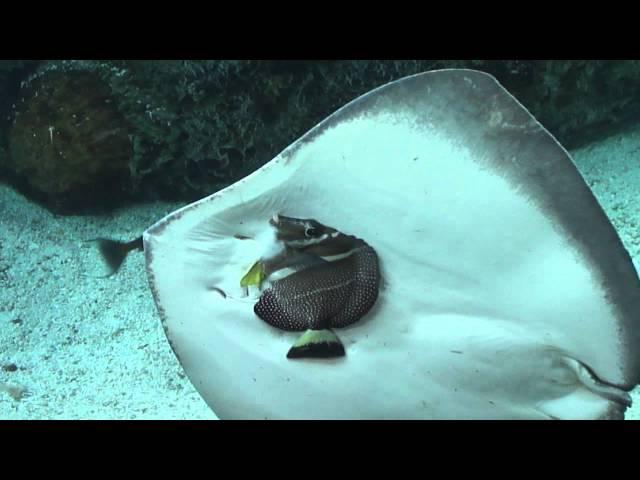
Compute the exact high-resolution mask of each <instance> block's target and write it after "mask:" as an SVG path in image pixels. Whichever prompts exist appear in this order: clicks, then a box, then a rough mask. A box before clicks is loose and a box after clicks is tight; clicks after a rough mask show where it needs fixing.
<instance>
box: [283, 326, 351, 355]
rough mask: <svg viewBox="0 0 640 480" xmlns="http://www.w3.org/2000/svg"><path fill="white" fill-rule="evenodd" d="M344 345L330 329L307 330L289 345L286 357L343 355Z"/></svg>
mask: <svg viewBox="0 0 640 480" xmlns="http://www.w3.org/2000/svg"><path fill="white" fill-rule="evenodd" d="M344 355H345V352H344V345H342V342H341V341H340V339H339V338H338V336H337V335H336V334H335V333H333V331H332V330H329V329H324V330H307V331H306V332H304V333H303V334H302V335H301V336H300V338H299V339H298V340H297V341H296V343H295V344H294V345H293V346H292V347H291V349H290V350H289V353H287V358H335V357H344Z"/></svg>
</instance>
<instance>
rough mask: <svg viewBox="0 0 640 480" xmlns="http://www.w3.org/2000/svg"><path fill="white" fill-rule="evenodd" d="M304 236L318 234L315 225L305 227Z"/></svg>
mask: <svg viewBox="0 0 640 480" xmlns="http://www.w3.org/2000/svg"><path fill="white" fill-rule="evenodd" d="M304 235H305V237H315V236H316V235H318V229H317V228H315V227H307V228H305V229H304Z"/></svg>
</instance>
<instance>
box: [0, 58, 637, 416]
mask: <svg viewBox="0 0 640 480" xmlns="http://www.w3.org/2000/svg"><path fill="white" fill-rule="evenodd" d="M450 67H455V68H460V67H466V68H474V69H479V70H484V71H486V72H488V73H491V74H493V75H494V76H496V78H497V79H498V81H500V82H501V83H502V84H503V85H504V86H505V88H507V90H509V91H510V92H511V93H512V94H513V95H514V96H515V97H516V98H517V99H518V100H519V101H520V102H521V103H523V105H524V106H525V107H526V108H528V109H529V110H530V112H531V113H532V114H533V115H534V116H535V117H536V118H537V119H538V120H539V121H540V122H541V123H542V125H543V126H545V127H546V128H547V129H548V130H549V131H550V132H551V133H552V134H553V135H554V136H555V137H556V138H557V139H558V140H559V141H560V143H562V144H563V145H564V146H565V148H567V149H568V150H569V151H570V153H571V155H572V157H573V158H574V160H575V162H576V164H577V166H578V168H579V170H580V171H581V173H582V174H583V175H584V177H585V179H586V180H587V183H588V184H589V185H590V187H591V188H592V189H593V191H594V193H595V195H596V197H597V198H598V200H599V201H600V203H601V205H602V206H603V208H604V210H605V212H606V213H607V215H608V216H609V218H610V219H611V221H612V223H613V224H614V226H615V227H616V229H617V231H618V233H619V235H620V237H621V239H622V241H623V243H624V245H625V247H626V248H627V250H628V251H629V253H630V254H631V256H632V257H633V259H634V263H636V265H638V264H639V263H638V262H640V252H639V250H640V232H639V230H638V225H637V223H638V212H639V211H640V210H639V207H640V204H639V203H640V199H639V198H638V197H639V196H638V190H639V188H640V187H638V185H640V164H639V162H638V160H637V158H638V152H640V95H639V93H640V92H639V90H640V61H607V60H603V61H596V60H573V61H559V60H554V61H516V60H505V61H484V60H450V61H446V60H419V61H407V60H403V61H374V60H361V61H345V60H340V61H249V60H238V61H232V60H218V61H214V60H211V61H196V60H189V61H158V60H153V61H114V60H109V61H80V60H70V61H61V60H56V61H46V60H39V61H17V60H4V61H0V345H2V348H1V349H0V418H2V419H183V418H189V419H204V418H215V415H214V414H213V413H212V412H211V410H210V409H209V408H208V407H207V406H206V404H205V403H204V401H203V400H202V399H201V398H200V396H199V395H198V393H197V392H196V391H195V390H194V388H193V387H192V385H191V383H190V382H189V380H188V379H187V378H186V376H185V375H184V373H183V371H182V368H181V366H180V364H179V363H178V361H177V360H176V358H175V356H174V355H173V353H172V352H171V349H170V347H169V345H168V342H167V340H166V337H165V335H164V333H163V331H162V328H161V326H160V322H159V319H158V315H157V312H156V308H155V305H154V303H153V299H152V297H151V295H150V292H149V288H148V283H147V278H146V275H145V272H144V258H143V256H142V255H141V254H139V253H135V254H132V255H130V256H129V258H128V259H127V260H126V263H125V264H124V266H123V267H122V269H121V270H120V271H119V272H118V273H117V275H114V276H111V277H108V278H103V277H102V275H104V274H105V266H104V264H103V262H102V261H101V259H100V258H99V255H98V252H97V249H96V246H95V244H94V243H91V242H87V240H89V239H92V238H96V237H105V236H106V237H112V238H117V239H121V240H130V239H132V238H134V237H137V236H139V235H140V234H141V233H142V231H143V230H144V229H146V228H147V227H148V226H149V225H151V224H153V223H154V222H155V221H157V220H158V219H160V218H162V217H163V216H164V215H166V214H168V213H170V212H171V211H173V210H175V209H176V208H179V207H181V206H183V205H184V204H186V203H188V202H191V201H194V200H197V199H199V198H202V197H204V196H207V195H209V194H211V193H213V192H215V191H217V190H219V189H221V188H223V187H225V186H227V185H229V184H231V183H233V182H235V181H236V180H238V179H240V178H242V177H243V176H245V175H247V174H248V173H250V172H252V171H254V170H255V169H257V168H258V167H260V166H261V165H263V164H264V163H266V162H268V161H269V160H271V159H272V158H273V157H274V156H276V155H277V154H278V153H279V152H280V151H281V150H282V149H284V148H285V147H286V146H287V145H289V144H290V143H292V142H293V141H295V140H296V139H297V138H298V137H300V136H301V135H302V134H304V133H305V132H306V131H307V130H309V129H310V128H312V127H313V126H314V125H316V124H317V123H318V122H319V121H320V120H322V119H323V118H325V117H326V116H327V115H329V114H331V113H332V112H333V111H335V110H336V109H337V108H339V107H341V106H342V105H344V104H345V103H347V102H348V101H350V100H352V99H353V98H355V97H357V96H359V95H361V94H363V93H365V92H367V91H369V90H371V89H372V88H375V87H377V86H380V85H382V84H384V83H387V82H389V81H392V80H395V79H399V78H401V77H403V76H406V75H410V74H413V73H418V72H421V71H426V70H432V69H438V68H450ZM633 398H634V406H633V407H632V408H631V409H629V410H628V411H627V414H626V417H627V418H628V419H634V418H635V419H638V418H640V396H639V395H638V393H637V391H636V392H634V394H633Z"/></svg>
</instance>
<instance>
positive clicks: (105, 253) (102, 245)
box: [89, 236, 143, 276]
mask: <svg viewBox="0 0 640 480" xmlns="http://www.w3.org/2000/svg"><path fill="white" fill-rule="evenodd" d="M89 241H91V242H98V248H99V249H100V254H101V255H102V258H104V261H105V262H106V263H107V265H108V266H109V268H110V269H111V272H110V273H109V274H108V275H107V276H111V275H113V274H114V273H116V272H117V271H118V270H119V269H120V266H121V265H122V262H124V259H125V258H126V257H127V255H128V254H129V252H130V251H132V250H140V251H142V249H143V243H142V236H140V237H138V238H136V239H134V240H131V241H130V242H119V241H117V240H111V239H108V238H94V239H91V240H89Z"/></svg>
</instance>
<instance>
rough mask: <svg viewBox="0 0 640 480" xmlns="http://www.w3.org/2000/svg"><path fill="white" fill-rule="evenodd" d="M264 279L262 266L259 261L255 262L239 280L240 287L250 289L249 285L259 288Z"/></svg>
mask: <svg viewBox="0 0 640 480" xmlns="http://www.w3.org/2000/svg"><path fill="white" fill-rule="evenodd" d="M264 278H265V273H264V264H263V263H262V262H260V261H257V262H256V263H254V264H253V266H252V267H251V269H249V271H248V272H247V273H246V274H245V275H244V277H242V278H241V279H240V286H241V287H250V286H251V285H257V286H258V288H259V287H260V286H261V285H262V282H263V281H264Z"/></svg>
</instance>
